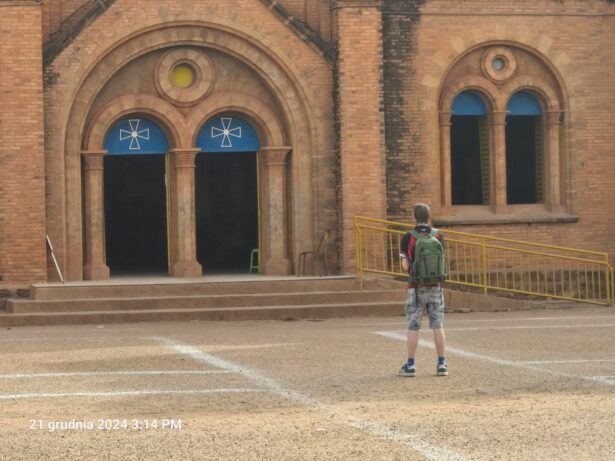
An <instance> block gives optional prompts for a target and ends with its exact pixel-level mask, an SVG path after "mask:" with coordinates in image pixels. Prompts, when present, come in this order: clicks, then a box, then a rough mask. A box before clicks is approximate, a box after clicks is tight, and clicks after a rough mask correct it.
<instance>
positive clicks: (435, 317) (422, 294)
mask: <svg viewBox="0 0 615 461" xmlns="http://www.w3.org/2000/svg"><path fill="white" fill-rule="evenodd" d="M414 221H415V223H416V227H415V228H414V230H413V231H412V232H408V233H407V234H406V235H404V237H403V239H402V243H401V252H400V256H401V258H402V267H403V268H404V270H405V271H407V272H408V274H409V275H410V277H409V280H410V281H409V284H408V300H407V302H406V308H405V314H406V320H407V321H408V361H407V362H406V363H405V364H404V366H402V367H401V370H399V375H400V376H414V375H415V374H416V369H415V366H414V354H415V353H416V348H417V346H418V342H419V330H420V328H421V320H422V318H423V311H424V310H425V308H427V313H428V314H429V327H430V328H431V329H432V330H433V337H434V343H435V344H436V351H437V352H438V365H437V367H436V372H437V375H438V376H446V375H448V366H447V365H446V359H445V357H444V349H445V341H446V340H445V336H444V329H443V328H442V321H443V319H444V294H443V292H442V287H441V285H440V284H441V282H442V281H443V280H444V276H445V274H446V263H445V261H444V246H443V243H444V237H443V236H442V234H440V232H439V231H438V230H437V229H432V227H431V225H430V223H431V210H430V209H429V206H427V205H425V204H423V203H417V204H416V205H414ZM417 250H418V251H417Z"/></svg>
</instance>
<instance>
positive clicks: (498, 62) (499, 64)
mask: <svg viewBox="0 0 615 461" xmlns="http://www.w3.org/2000/svg"><path fill="white" fill-rule="evenodd" d="M505 66H506V61H504V59H503V58H500V57H498V58H495V59H494V60H493V61H491V68H492V69H493V70H495V71H496V72H500V71H501V70H502V69H504V67H505Z"/></svg>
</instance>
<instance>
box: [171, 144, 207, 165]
mask: <svg viewBox="0 0 615 461" xmlns="http://www.w3.org/2000/svg"><path fill="white" fill-rule="evenodd" d="M199 152H201V149H199V148H198V147H194V148H191V149H171V150H170V151H169V155H170V157H171V166H172V167H173V168H195V166H196V164H195V159H196V155H197V154H198V153H199Z"/></svg>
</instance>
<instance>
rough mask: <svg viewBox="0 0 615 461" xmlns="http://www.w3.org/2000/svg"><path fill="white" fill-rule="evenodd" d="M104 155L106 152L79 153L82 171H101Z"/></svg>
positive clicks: (89, 151) (90, 151)
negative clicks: (81, 159)
mask: <svg viewBox="0 0 615 461" xmlns="http://www.w3.org/2000/svg"><path fill="white" fill-rule="evenodd" d="M106 154H107V151H106V150H84V151H81V156H82V157H83V169H84V170H102V169H103V168H104V159H105V155H106Z"/></svg>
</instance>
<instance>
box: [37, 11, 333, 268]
mask: <svg viewBox="0 0 615 461" xmlns="http://www.w3.org/2000/svg"><path fill="white" fill-rule="evenodd" d="M178 44H181V45H196V46H201V47H211V48H215V49H217V50H219V51H222V52H225V53H227V54H229V55H232V56H233V57H235V58H237V59H240V60H241V61H242V62H244V63H245V64H247V65H248V66H249V67H250V68H251V69H253V70H255V71H256V72H257V74H258V75H259V76H260V77H261V78H262V79H263V80H264V81H265V82H266V84H267V85H268V86H269V87H270V88H271V90H272V92H273V93H274V94H275V96H276V101H277V103H278V104H279V108H280V110H281V113H282V114H283V116H284V117H283V120H280V125H281V126H284V128H285V129H284V130H283V132H284V133H285V136H284V137H283V139H285V140H288V144H289V145H290V147H292V161H291V162H290V163H291V166H292V167H291V169H290V181H291V183H292V187H291V188H290V189H291V191H292V192H291V197H290V206H289V209H290V210H292V211H291V215H292V219H291V220H290V222H289V223H288V225H289V232H290V236H289V247H290V250H291V255H292V256H294V257H295V258H296V255H297V254H298V253H299V252H300V251H301V249H302V248H303V247H306V246H307V247H311V246H313V242H314V240H315V238H314V234H315V231H316V229H315V226H314V212H313V203H314V199H313V197H314V196H316V195H317V193H318V191H317V190H315V188H314V185H313V181H312V175H311V174H310V175H305V174H304V172H305V171H310V172H311V171H312V158H311V155H310V154H311V152H312V150H313V149H314V146H318V145H321V144H322V143H323V141H322V139H321V138H320V137H319V136H317V135H316V133H317V131H318V128H317V127H315V126H314V122H313V120H314V119H315V116H314V114H313V111H312V108H311V107H310V106H309V103H308V102H307V101H308V100H309V98H308V97H307V95H306V91H307V90H306V89H305V88H304V87H303V86H302V84H301V82H300V81H299V80H298V78H297V77H296V76H295V74H294V72H293V71H292V70H291V69H290V67H289V65H288V64H287V62H286V61H284V60H282V59H280V58H279V57H278V56H277V55H276V54H275V53H273V52H272V50H271V49H268V48H266V47H265V46H264V45H262V43H259V42H258V41H257V40H255V39H253V38H250V37H248V36H246V34H243V33H240V32H238V31H235V30H233V29H231V28H230V27H225V26H221V25H214V24H211V23H201V22H199V23H195V22H194V21H190V22H187V21H186V22H174V23H166V24H157V25H155V26H152V27H149V28H144V29H141V30H139V31H136V32H134V33H132V34H129V35H127V36H125V37H124V38H122V39H121V40H119V41H117V42H115V43H114V44H113V45H112V46H111V47H110V48H108V49H106V50H104V51H103V52H101V53H100V54H99V55H97V56H96V57H95V58H94V57H87V59H86V61H87V62H88V63H89V64H88V65H87V66H84V67H85V68H82V69H81V70H82V72H83V73H82V75H81V76H80V78H79V79H77V81H79V86H77V87H75V88H74V91H68V90H66V93H63V94H62V93H60V94H58V95H57V97H58V98H60V99H62V97H64V98H67V99H68V101H66V103H67V105H68V107H70V109H69V111H68V113H65V114H62V115H61V117H60V120H59V122H58V124H59V126H58V127H57V130H56V131H55V133H56V135H57V137H54V138H53V139H50V140H49V142H50V143H54V144H55V152H56V155H62V153H65V155H64V173H65V174H64V178H65V183H64V184H63V185H62V187H61V189H63V190H62V196H63V203H61V204H60V206H61V207H63V208H64V214H63V222H64V224H63V230H62V231H63V234H64V239H63V240H64V241H65V245H64V257H65V260H66V264H65V265H66V267H67V269H66V271H67V273H68V278H69V279H73V280H77V279H80V278H81V277H82V267H83V234H82V225H81V222H82V203H81V198H80V197H81V194H80V191H81V188H82V184H81V175H80V167H81V159H80V156H79V152H80V150H81V146H82V144H83V142H84V135H85V120H86V119H87V116H88V113H89V111H90V108H91V106H92V104H93V101H94V99H95V98H96V96H97V95H98V93H99V92H100V91H101V89H102V88H103V87H104V85H105V84H106V82H107V81H108V80H109V79H110V78H111V77H112V76H113V75H114V74H115V72H117V70H119V69H120V68H122V67H123V66H124V65H126V64H127V63H128V62H130V61H132V60H133V59H135V58H137V57H139V56H141V55H143V54H145V53H147V52H150V51H152V50H155V49H162V48H166V47H170V46H176V45H178ZM72 47H78V40H77V41H75V42H74V43H73V44H72V45H71V46H70V47H68V48H67V49H66V50H65V51H64V52H63V53H62V54H61V55H60V56H59V58H58V59H59V60H62V58H63V57H64V56H65V55H67V54H69V53H70V51H71V49H72ZM58 59H57V60H58ZM57 60H56V61H57ZM69 94H70V95H71V97H68V96H67V95H69ZM60 106H62V104H60ZM269 125H271V123H269V124H268V123H265V126H269ZM277 131H278V132H279V131H281V130H277ZM274 135H275V136H276V137H277V138H278V139H279V138H280V136H279V135H278V134H275V133H274V132H273V131H272V133H271V136H272V139H273V136H274ZM187 137H189V135H187V134H183V135H182V134H181V131H180V135H179V139H180V140H181V145H182V146H185V145H187V142H186V139H188V138H187ZM52 150H53V149H52ZM299 242H301V247H300V246H299ZM292 259H294V258H292Z"/></svg>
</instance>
